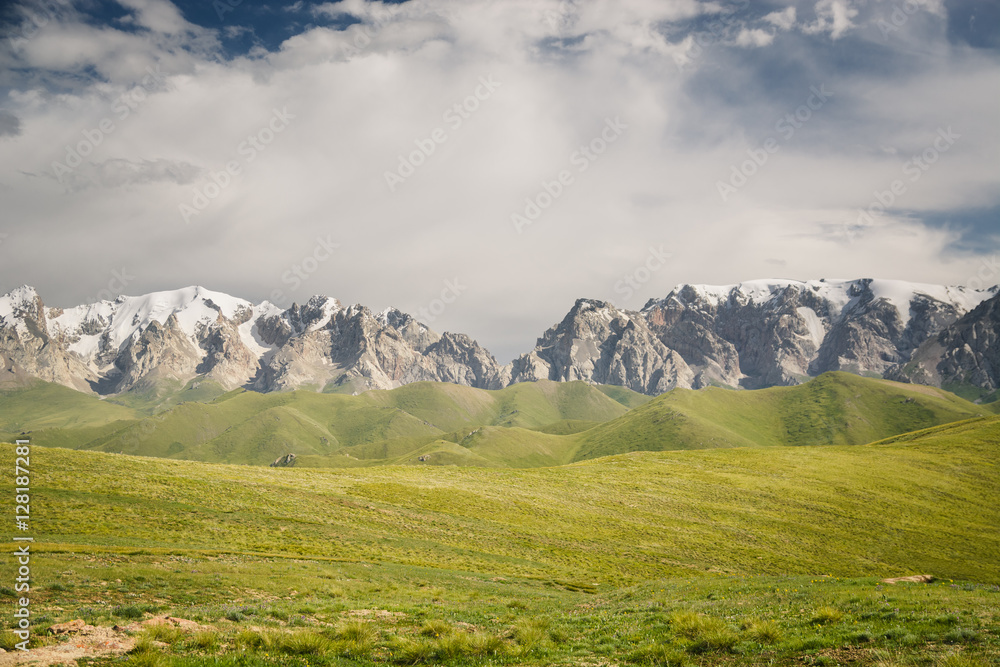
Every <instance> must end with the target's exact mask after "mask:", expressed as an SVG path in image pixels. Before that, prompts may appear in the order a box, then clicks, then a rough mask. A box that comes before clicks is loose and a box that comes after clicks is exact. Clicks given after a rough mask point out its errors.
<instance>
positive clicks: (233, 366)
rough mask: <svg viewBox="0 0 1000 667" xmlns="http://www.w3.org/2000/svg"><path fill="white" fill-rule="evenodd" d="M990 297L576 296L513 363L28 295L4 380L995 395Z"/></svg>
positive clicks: (193, 311)
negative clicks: (625, 300) (626, 304)
mask: <svg viewBox="0 0 1000 667" xmlns="http://www.w3.org/2000/svg"><path fill="white" fill-rule="evenodd" d="M996 294H997V288H993V289H992V290H979V291H977V290H970V289H965V288H961V287H941V286H936V285H919V284H914V283H903V282H899V281H887V280H870V279H865V280H852V281H824V280H819V281H809V282H798V281H789V280H784V281H781V280H775V281H751V282H746V283H740V284H739V285H729V286H724V287H712V286H705V285H681V286H678V287H677V288H675V289H674V290H673V291H671V292H670V294H668V295H667V296H666V297H664V298H663V299H658V300H653V301H650V302H649V303H647V304H646V306H645V307H644V308H643V309H642V310H641V311H638V312H635V311H626V310H620V309H618V308H616V307H615V306H613V305H612V304H610V303H606V302H603V301H594V300H588V299H580V300H579V301H577V302H576V304H574V306H573V308H572V309H571V310H570V312H569V313H568V314H567V315H566V317H565V318H563V320H562V321H561V322H560V323H559V324H557V325H555V326H553V327H552V328H551V329H549V330H548V331H546V332H545V334H544V335H543V336H542V337H541V338H540V339H538V343H537V345H536V347H535V349H534V350H532V351H531V352H529V353H528V354H525V355H523V356H521V357H520V358H518V359H516V360H515V361H514V362H513V363H512V364H511V365H510V366H508V367H501V366H500V365H499V364H497V362H496V360H495V359H494V358H493V356H492V355H491V354H490V353H489V352H488V351H487V350H485V349H484V348H483V347H481V346H480V345H479V344H478V343H477V342H476V341H474V340H472V339H471V338H469V337H468V336H464V335H462V334H452V333H445V334H443V335H439V334H437V333H435V332H433V331H431V330H430V329H428V328H427V327H426V326H424V325H423V324H420V323H419V322H417V321H416V320H415V319H413V318H412V317H411V316H409V315H407V314H405V313H402V312H400V311H398V310H394V309H390V310H387V311H385V312H382V313H373V312H371V311H370V310H368V309H367V308H365V307H364V306H359V305H354V306H346V307H345V306H343V305H342V304H341V303H340V302H338V301H337V300H336V299H331V298H328V297H313V298H312V299H310V300H309V301H307V302H306V303H305V304H302V305H293V306H292V307H291V308H288V309H287V310H281V309H280V308H277V307H275V306H273V305H271V304H269V303H267V302H264V303H262V304H259V305H255V304H252V303H250V302H248V301H243V300H241V299H236V298H233V297H231V296H228V295H226V294H221V293H218V292H210V291H208V290H205V289H203V288H200V287H188V288H184V289H181V290H175V291H171V292H157V293H153V294H147V295H145V296H141V297H119V298H118V299H116V300H115V301H103V302H100V303H96V304H90V305H86V306H78V307H76V308H69V309H59V308H46V307H45V306H44V304H43V303H42V301H41V299H40V298H39V297H38V295H37V294H36V293H35V291H34V290H33V289H32V288H30V287H21V288H18V289H16V290H14V291H12V292H11V293H9V294H7V295H5V296H2V297H0V364H2V365H0V383H11V382H15V383H16V382H24V381H27V380H28V379H30V378H41V379H43V380H48V381H51V382H57V383H60V384H64V385H67V386H70V387H73V388H76V389H80V390H84V391H87V390H91V391H96V392H97V393H100V394H113V393H120V392H125V391H140V390H141V391H147V390H151V389H156V388H157V387H160V386H164V385H169V386H173V387H175V388H177V387H178V385H180V386H183V385H184V384H185V383H186V382H188V381H190V380H192V379H194V378H208V379H210V380H214V381H216V382H218V383H219V384H220V385H221V386H222V387H223V388H226V389H233V388H236V387H248V388H251V389H255V390H257V391H265V392H268V391H286V390H292V389H300V388H307V389H312V390H316V391H319V390H324V389H326V390H330V389H333V390H336V391H353V392H358V391H364V390H368V389H390V388H394V387H398V386H401V385H404V384H408V383H412V382H419V381H434V382H453V383H458V384H464V385H469V386H473V387H480V388H485V389H499V388H502V387H504V386H507V385H508V384H510V383H512V382H524V381H532V380H540V379H547V380H555V381H571V380H583V381H586V382H595V383H601V384H611V385H620V386H625V387H628V388H630V389H633V390H635V391H639V392H642V393H646V394H654V395H655V394H659V393H662V392H664V391H667V390H669V389H671V388H673V387H692V388H700V387H704V386H707V385H713V384H715V385H724V386H729V387H745V388H758V387H770V386H776V385H791V384H796V383H799V382H802V381H804V380H806V379H808V378H810V377H813V376H816V375H819V374H820V373H823V372H825V371H831V370H843V371H850V372H853V373H861V374H871V375H883V376H887V377H891V378H897V379H910V380H912V381H915V382H926V383H930V384H941V383H942V382H943V383H959V384H970V385H975V386H977V387H980V388H983V389H989V390H993V389H995V388H996V387H997V385H998V362H997V346H996V341H997V324H996V323H997V319H996V318H997V308H998V307H997V305H996V297H995V295H996ZM987 300H988V301H987ZM984 301H985V303H984ZM980 304H982V305H981V306H980ZM977 306H979V307H978V308H977ZM973 309H975V310H973ZM970 311H973V312H970Z"/></svg>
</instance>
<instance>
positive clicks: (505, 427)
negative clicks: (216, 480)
mask: <svg viewBox="0 0 1000 667" xmlns="http://www.w3.org/2000/svg"><path fill="white" fill-rule="evenodd" d="M210 397H211V394H207V395H206V396H205V398H210ZM628 406H636V407H633V408H632V409H629V407H628ZM989 414H993V413H992V412H991V410H990V409H989V408H988V407H984V406H979V405H975V404H973V403H970V402H968V401H965V400H963V399H961V398H958V397H957V396H955V395H953V394H949V393H947V392H945V391H942V390H939V389H934V388H930V387H924V386H916V385H906V384H898V383H894V382H888V381H885V380H876V379H870V378H861V377H858V376H855V375H851V374H848V373H827V374H824V375H822V376H820V377H819V378H816V379H814V380H812V381H810V382H808V383H805V384H803V385H798V386H794V387H774V388H770V389H762V390H756V391H732V390H726V389H720V388H711V387H710V388H706V389H703V390H699V391H692V390H686V389H676V390H674V391H671V392H668V393H667V394H664V395H662V396H659V397H657V398H655V399H648V397H644V396H641V395H639V394H636V393H634V392H629V391H628V390H626V389H623V388H621V387H595V386H593V385H588V384H585V383H583V382H568V383H565V382H551V381H539V382H533V383H522V384H517V385H512V386H510V387H507V388H506V389H502V390H497V391H487V390H481V389H473V388H470V387H465V386H461V385H454V384H448V383H429V382H422V383H415V384H410V385H406V386H404V387H400V388H398V389H393V390H388V391H371V392H366V393H364V394H361V395H358V396H349V395H346V394H319V393H315V392H303V391H295V392H286V393H270V394H261V393H257V392H249V391H242V390H237V391H233V392H229V393H226V394H223V395H221V396H218V397H215V398H213V399H211V400H207V402H203V403H202V402H197V401H190V402H185V403H181V404H180V405H177V406H176V407H172V408H169V409H167V410H166V411H164V412H159V413H156V414H153V415H148V416H144V415H143V414H141V413H139V412H138V411H137V410H134V409H131V408H128V407H125V406H121V405H114V404H110V403H108V402H107V401H102V400H100V399H97V398H95V397H93V396H89V395H85V394H81V393H77V392H74V391H73V390H71V389H67V388H65V387H61V386H58V385H52V384H46V383H35V384H33V385H32V386H31V387H29V388H27V389H22V390H19V391H8V392H4V393H2V394H0V415H2V417H0V420H2V421H0V437H3V438H5V439H13V438H14V437H16V436H17V435H18V434H20V433H22V432H29V433H30V434H31V437H32V438H33V440H34V441H35V442H36V443H37V444H42V445H54V446H61V447H69V448H73V449H94V450H99V451H105V452H115V453H125V454H134V455H140V456H152V457H160V458H176V459H187V460H197V461H208V462H217V463H240V464H252V465H267V464H269V463H271V462H272V461H274V460H275V459H277V458H278V457H280V456H283V455H284V454H287V453H294V454H295V455H296V456H297V457H298V461H297V465H300V466H308V467H340V468H349V467H359V466H372V465H402V464H406V465H439V466H440V465H471V466H483V467H513V468H525V467H543V466H558V465H565V464H568V463H572V462H575V461H581V460H586V459H592V458H598V457H601V456H609V455H614V454H622V453H626V452H632V451H661V450H679V449H709V448H733V447H774V446H785V445H860V444H864V443H867V442H872V441H875V440H879V439H883V438H887V437H891V436H896V435H899V434H902V433H907V432H910V431H915V430H919V429H924V428H929V427H933V426H937V425H940V424H945V423H949V422H954V421H958V420H962V419H968V418H971V417H978V416H983V415H989Z"/></svg>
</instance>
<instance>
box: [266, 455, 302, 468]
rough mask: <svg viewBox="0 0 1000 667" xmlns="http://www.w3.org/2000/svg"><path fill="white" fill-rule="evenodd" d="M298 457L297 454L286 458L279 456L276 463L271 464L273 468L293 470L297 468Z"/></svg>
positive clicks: (285, 456)
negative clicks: (294, 467)
mask: <svg viewBox="0 0 1000 667" xmlns="http://www.w3.org/2000/svg"><path fill="white" fill-rule="evenodd" d="M296 459H297V457H296V456H295V454H285V455H284V456H279V457H278V458H277V459H275V461H274V463H272V464H271V467H272V468H291V467H293V466H295V463H296Z"/></svg>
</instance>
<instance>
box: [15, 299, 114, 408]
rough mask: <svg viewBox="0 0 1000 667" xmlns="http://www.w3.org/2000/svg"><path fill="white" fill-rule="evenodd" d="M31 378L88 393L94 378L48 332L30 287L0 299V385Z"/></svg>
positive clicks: (38, 303)
mask: <svg viewBox="0 0 1000 667" xmlns="http://www.w3.org/2000/svg"><path fill="white" fill-rule="evenodd" d="M31 378H39V379H42V380H45V381H47V382H57V383H59V384H63V385H66V386H67V387H72V388H73V389H78V390H80V391H88V390H89V388H90V383H91V382H93V381H95V380H96V379H97V378H96V375H94V374H93V373H91V372H90V370H89V369H88V368H87V366H86V364H84V363H83V362H82V361H81V360H80V359H79V358H78V357H76V356H75V355H73V354H70V353H68V352H67V351H66V349H65V348H64V347H63V346H62V345H60V343H59V341H58V340H56V339H53V337H52V335H51V334H50V332H49V327H48V321H47V318H46V313H45V306H44V304H43V303H42V300H41V298H39V296H38V294H37V293H35V290H34V289H33V288H31V287H27V286H25V287H19V288H18V289H16V290H14V291H12V292H10V293H9V294H7V295H5V296H4V297H2V300H0V386H2V385H10V384H20V383H22V382H25V381H28V380H30V379H31Z"/></svg>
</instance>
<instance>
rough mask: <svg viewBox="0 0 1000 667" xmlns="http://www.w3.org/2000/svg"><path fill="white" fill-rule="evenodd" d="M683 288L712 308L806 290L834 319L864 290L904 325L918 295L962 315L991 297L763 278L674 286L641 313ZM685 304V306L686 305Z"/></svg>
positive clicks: (929, 288)
mask: <svg viewBox="0 0 1000 667" xmlns="http://www.w3.org/2000/svg"><path fill="white" fill-rule="evenodd" d="M685 288H689V289H690V290H693V291H694V293H695V294H697V295H698V296H699V297H700V298H701V299H702V300H704V301H705V302H706V303H709V304H711V305H713V306H715V307H719V306H722V305H723V304H725V303H728V302H730V301H734V302H736V303H740V304H747V303H749V304H754V305H763V304H766V303H768V302H770V301H772V300H774V299H776V298H778V297H780V296H781V295H782V294H784V293H785V292H786V291H787V290H788V289H789V288H795V289H796V290H798V291H800V292H805V291H809V292H811V293H812V294H814V295H815V296H816V297H818V298H820V299H822V300H824V301H825V302H827V304H828V305H829V306H830V307H831V309H830V310H831V315H832V316H833V317H837V316H838V315H840V314H841V313H842V312H843V311H844V310H845V309H848V310H849V309H850V308H849V307H850V306H852V305H854V304H857V303H858V301H859V300H860V299H861V298H862V296H863V295H864V292H865V291H866V290H870V291H871V293H872V294H873V295H874V298H875V300H878V299H885V300H886V302H888V303H890V304H892V306H893V307H895V308H896V310H897V311H898V312H899V314H900V316H901V317H902V318H903V321H904V322H908V321H909V320H910V319H911V317H912V312H911V304H912V302H913V299H914V298H916V297H917V296H921V295H922V296H927V297H930V298H932V299H934V300H936V301H940V302H942V303H946V304H950V305H953V306H955V307H957V308H959V309H960V310H961V311H962V312H963V313H964V312H968V311H970V310H972V309H974V308H975V307H976V306H978V305H979V304H980V303H982V302H983V301H985V300H986V299H988V298H990V297H991V296H993V295H994V294H995V293H996V291H995V288H992V289H980V290H975V289H971V288H968V287H957V286H944V285H931V284H927V283H915V282H907V281H903V280H884V279H874V280H843V279H821V280H807V281H800V280H781V279H763V280H748V281H744V282H741V283H737V284H734V285H688V284H681V285H677V286H676V287H674V289H673V290H671V292H670V294H669V295H668V296H667V297H666V298H664V299H661V300H658V301H657V300H653V301H650V302H649V303H647V304H646V307H645V308H644V310H648V309H649V308H651V307H656V306H663V305H664V302H665V301H667V300H669V299H675V300H678V301H681V302H683V299H682V298H681V297H680V296H679V295H680V294H681V293H682V292H684V291H685ZM685 305H688V304H685Z"/></svg>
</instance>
